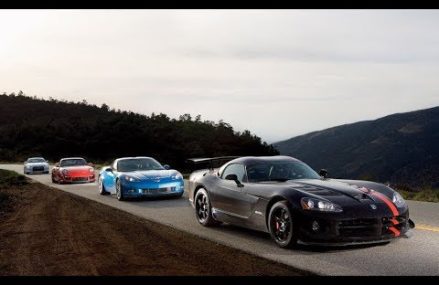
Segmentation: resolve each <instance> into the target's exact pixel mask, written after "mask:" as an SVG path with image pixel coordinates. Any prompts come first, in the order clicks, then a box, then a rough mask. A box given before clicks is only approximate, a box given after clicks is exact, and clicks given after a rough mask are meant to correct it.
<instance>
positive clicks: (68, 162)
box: [59, 158, 87, 167]
mask: <svg viewBox="0 0 439 285" xmlns="http://www.w3.org/2000/svg"><path fill="white" fill-rule="evenodd" d="M82 165H87V161H85V159H83V158H75V159H63V160H61V162H60V164H59V166H61V167H69V166H82Z"/></svg>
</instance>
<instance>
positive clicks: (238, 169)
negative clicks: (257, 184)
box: [221, 164, 247, 182]
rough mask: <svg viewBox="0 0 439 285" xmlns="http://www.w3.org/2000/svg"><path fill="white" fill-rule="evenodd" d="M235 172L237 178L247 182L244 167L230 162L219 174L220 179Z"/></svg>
mask: <svg viewBox="0 0 439 285" xmlns="http://www.w3.org/2000/svg"><path fill="white" fill-rule="evenodd" d="M229 174H235V175H236V176H237V177H238V180H239V181H241V182H247V175H246V173H245V167H244V165H242V164H230V165H229V166H227V168H226V169H224V172H223V173H222V175H221V178H222V179H225V178H226V177H227V175H229Z"/></svg>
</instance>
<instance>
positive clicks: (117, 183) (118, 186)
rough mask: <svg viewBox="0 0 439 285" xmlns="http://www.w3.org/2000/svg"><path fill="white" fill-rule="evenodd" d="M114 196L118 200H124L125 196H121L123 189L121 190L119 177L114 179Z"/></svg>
mask: <svg viewBox="0 0 439 285" xmlns="http://www.w3.org/2000/svg"><path fill="white" fill-rule="evenodd" d="M116 198H117V200H119V201H123V200H125V197H124V196H123V190H122V185H121V183H120V179H118V180H117V181H116Z"/></svg>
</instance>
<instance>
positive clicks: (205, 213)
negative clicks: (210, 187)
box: [194, 188, 217, 227]
mask: <svg viewBox="0 0 439 285" xmlns="http://www.w3.org/2000/svg"><path fill="white" fill-rule="evenodd" d="M194 202H195V215H196V217H197V220H198V222H199V223H200V224H202V225H203V226H206V227H209V226H213V225H216V224H217V222H216V221H215V220H214V218H213V217H212V207H211V204H210V199H209V194H207V191H206V190H205V189H203V188H201V189H199V190H198V191H197V194H196V195H195V199H194Z"/></svg>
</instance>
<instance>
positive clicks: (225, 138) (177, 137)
mask: <svg viewBox="0 0 439 285" xmlns="http://www.w3.org/2000/svg"><path fill="white" fill-rule="evenodd" d="M274 154H278V151H277V150H276V149H274V148H273V146H271V145H268V144H267V143H266V142H263V141H262V140H261V138H260V137H258V136H256V135H254V134H252V133H251V132H250V131H248V130H244V131H242V132H239V131H236V130H234V129H233V127H232V126H231V125H230V124H228V123H226V122H224V121H223V120H220V121H218V122H213V121H209V120H202V119H201V116H200V115H197V116H195V117H192V116H191V115H190V114H182V115H180V116H179V118H178V119H176V118H170V117H168V116H167V115H166V114H163V113H161V112H160V110H158V112H157V113H152V114H150V115H145V114H138V113H134V112H130V111H123V110H119V109H114V108H110V106H108V105H107V104H105V103H103V104H102V105H101V106H96V105H94V104H89V103H87V101H86V100H83V101H80V102H73V101H67V100H57V99H54V98H49V99H43V98H37V97H36V96H33V97H31V96H27V95H25V94H24V93H23V92H21V91H20V92H18V93H17V94H15V93H11V94H6V93H3V94H1V95H0V160H1V161H4V162H22V161H24V160H25V159H26V158H27V157H30V156H43V157H45V158H46V159H49V160H50V161H52V162H54V161H58V160H59V159H60V158H62V157H70V156H81V157H84V158H86V159H87V160H88V161H90V162H93V163H99V164H106V163H109V162H111V161H112V160H113V159H115V158H118V157H125V156H151V157H154V158H156V159H157V160H158V161H159V162H161V163H162V164H169V165H171V167H173V168H176V169H188V168H190V167H191V166H190V165H188V164H187V162H186V159H188V158H194V157H215V156H228V155H236V156H244V155H274Z"/></svg>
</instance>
